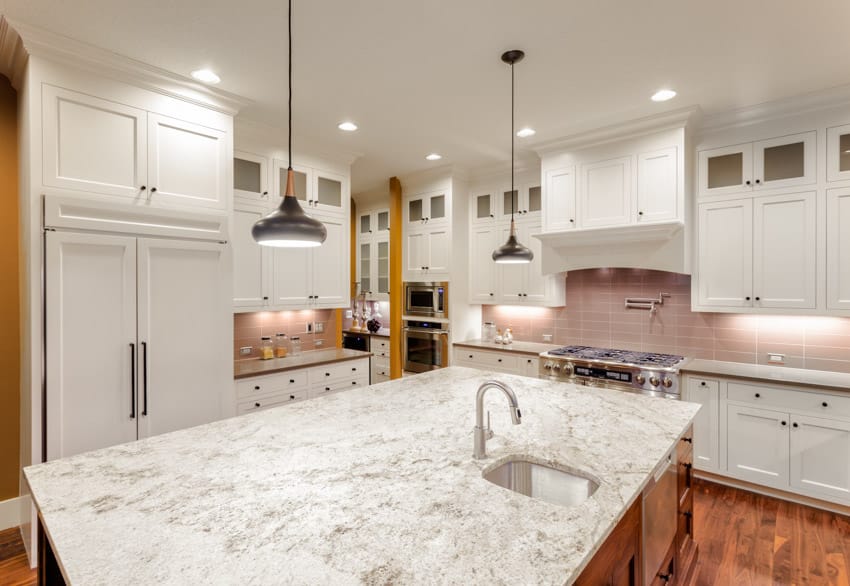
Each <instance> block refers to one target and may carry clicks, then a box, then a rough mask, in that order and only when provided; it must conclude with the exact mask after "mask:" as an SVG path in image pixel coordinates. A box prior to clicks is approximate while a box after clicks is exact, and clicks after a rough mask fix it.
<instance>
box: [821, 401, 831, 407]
mask: <svg viewBox="0 0 850 586" xmlns="http://www.w3.org/2000/svg"><path fill="white" fill-rule="evenodd" d="M821 405H823V406H824V407H829V403H827V402H826V401H824V402H823V403H821Z"/></svg>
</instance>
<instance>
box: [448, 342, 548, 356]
mask: <svg viewBox="0 0 850 586" xmlns="http://www.w3.org/2000/svg"><path fill="white" fill-rule="evenodd" d="M514 343H515V344H540V347H541V349H540V350H539V351H536V350H531V349H521V348H518V347H514V346H513V345H507V346H506V345H502V347H501V348H499V347H498V345H497V344H488V343H484V342H480V341H476V340H465V341H462V342H452V346H455V347H458V348H474V349H476V350H485V351H489V352H505V353H507V354H522V355H524V356H535V357H537V356H540V352H545V351H546V350H545V349H543V347H545V346H548V348H549V349H553V348H557V347H558V346H557V345H555V344H545V343H542V342H514Z"/></svg>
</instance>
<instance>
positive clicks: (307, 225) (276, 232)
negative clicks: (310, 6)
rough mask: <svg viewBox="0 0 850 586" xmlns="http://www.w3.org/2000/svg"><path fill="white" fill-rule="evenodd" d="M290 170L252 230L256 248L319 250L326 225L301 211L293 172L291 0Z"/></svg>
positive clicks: (290, 24)
mask: <svg viewBox="0 0 850 586" xmlns="http://www.w3.org/2000/svg"><path fill="white" fill-rule="evenodd" d="M288 24H289V128H288V130H289V167H288V169H287V172H286V190H285V191H284V193H283V198H282V199H281V202H280V205H279V206H278V207H277V209H276V210H274V211H273V212H271V213H269V214H267V215H265V216H263V217H262V218H260V219H259V220H257V222H256V223H255V224H254V226H253V228H251V236H253V237H254V240H255V241H256V242H257V244H262V245H263V246H277V247H282V248H283V247H287V248H307V247H310V246H319V245H320V244H322V242H324V241H325V239H326V238H327V237H328V230H327V228H325V225H324V224H322V223H321V222H320V221H318V220H316V219H315V218H311V217H310V216H308V215H307V214H305V213H304V210H303V209H301V204H299V203H298V198H297V197H295V172H294V171H293V170H292V0H289V23H288Z"/></svg>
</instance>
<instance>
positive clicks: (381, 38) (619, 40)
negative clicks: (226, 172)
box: [0, 0, 850, 192]
mask: <svg viewBox="0 0 850 586" xmlns="http://www.w3.org/2000/svg"><path fill="white" fill-rule="evenodd" d="M0 7H2V8H3V12H4V13H5V14H8V15H9V16H10V17H11V18H12V19H17V20H20V21H23V22H26V23H29V24H32V25H35V26H39V27H42V28H46V29H49V30H52V31H55V32H59V33H62V34H64V35H67V36H69V37H72V38H75V39H78V40H82V41H85V42H88V43H91V44H93V45H97V46H100V47H103V48H106V49H110V50H112V51H114V52H116V53H120V54H123V55H126V56H129V57H132V58H134V59H137V60H140V61H143V62H146V63H149V64H152V65H155V66H158V67H161V68H163V69H167V70H170V71H173V72H176V73H179V74H183V75H188V73H189V72H190V71H192V70H194V69H198V68H200V67H210V68H212V69H213V70H215V71H216V72H217V73H218V74H219V75H220V76H221V78H222V82H221V84H220V86H219V87H221V88H222V89H224V90H226V91H229V92H232V93H235V94H239V95H241V96H244V97H246V98H249V99H250V100H252V101H253V105H251V106H249V107H248V108H246V109H245V110H244V111H243V112H242V113H241V114H240V116H244V117H245V118H247V119H251V120H255V121H259V122H265V123H270V124H272V125H274V126H277V127H280V128H285V125H286V102H285V99H284V98H285V87H286V86H285V65H286V59H285V57H286V38H285V33H286V3H285V1H283V0H276V1H271V0H253V1H243V2H236V1H232V0H179V1H175V0H146V1H145V2H139V1H137V0H134V1H129V0H74V1H73V2H69V1H67V0H0ZM294 11H295V16H294V21H295V38H294V43H295V52H294V58H295V111H294V117H295V124H294V128H295V133H296V134H295V148H296V153H297V149H298V148H299V147H300V148H302V149H307V148H310V149H313V148H315V149H327V150H330V151H334V152H338V151H343V152H355V153H360V154H361V155H362V156H361V157H360V158H359V159H358V160H357V161H356V162H355V164H354V165H353V167H352V175H353V177H352V189H353V191H354V192H359V191H366V190H371V189H374V188H376V187H381V186H385V185H386V180H387V178H388V177H390V176H391V175H397V174H405V173H409V172H413V171H416V170H419V169H425V168H428V167H431V166H434V165H439V164H445V163H449V164H453V165H458V166H461V167H466V168H470V169H474V168H476V167H482V166H490V165H494V164H498V163H501V162H505V161H507V160H509V156H510V143H509V123H510V119H509V104H510V102H509V100H510V94H509V91H510V85H509V84H510V75H509V70H508V66H507V65H505V64H503V63H502V62H501V61H500V59H499V56H500V54H501V53H502V52H503V51H504V50H506V49H512V48H521V49H523V50H525V51H526V55H527V56H526V59H525V60H524V61H523V62H521V63H520V64H519V65H517V66H516V67H517V69H516V76H517V84H518V87H517V126H518V127H519V126H522V125H530V126H532V127H534V128H536V129H537V131H538V134H537V136H536V137H534V138H533V140H542V139H551V138H557V137H558V136H561V135H563V134H565V133H568V132H569V131H570V130H571V129H576V128H577V127H583V128H586V127H589V126H592V125H595V124H607V123H611V122H615V121H619V120H623V119H627V118H631V117H636V116H641V115H646V114H651V113H653V112H659V111H663V110H665V109H675V108H680V107H682V106H687V105H692V104H699V105H700V106H701V107H702V108H703V111H704V112H706V113H712V112H718V111H722V110H727V109H732V108H736V107H741V106H746V105H751V104H756V103H760V102H764V101H769V100H773V99H777V98H781V97H786V96H791V95H795V94H800V93H806V92H810V91H814V90H819V89H824V88H828V87H834V86H838V85H843V84H846V83H850V67H848V65H847V64H848V63H850V34H847V27H848V23H850V2H848V1H847V0H818V1H816V2H812V1H804V0H711V1H705V0H702V1H696V0H639V1H638V0H583V1H578V0H560V1H558V0H526V1H524V2H517V1H516V0H513V1H510V2H509V1H506V0H428V1H422V0H420V1H412V0H370V1H365V2H357V1H352V0H310V1H306V0H295V9H294ZM664 86H668V87H672V88H674V89H676V90H677V91H678V92H679V96H678V97H677V98H675V99H674V100H672V101H670V102H667V103H664V104H655V103H652V102H650V101H649V96H650V94H652V93H653V92H654V91H655V90H656V89H658V88H660V87H664ZM344 119H351V120H354V121H355V122H357V124H359V125H360V130H359V131H358V132H355V133H351V134H348V133H343V132H341V131H339V130H337V128H336V124H337V123H338V122H340V121H341V120H344ZM526 140H528V139H526ZM522 142H523V141H519V145H520V149H521V148H522V146H521V145H522ZM432 151H436V152H439V153H442V154H443V155H444V159H443V160H442V161H440V162H439V163H431V162H428V161H425V160H424V156H425V155H426V154H427V153H429V152H432Z"/></svg>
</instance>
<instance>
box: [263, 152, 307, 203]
mask: <svg viewBox="0 0 850 586" xmlns="http://www.w3.org/2000/svg"><path fill="white" fill-rule="evenodd" d="M287 165H288V164H287V162H286V161H281V160H280V159H275V160H274V173H273V176H274V191H273V193H274V194H275V198H273V203H274V205H278V204H280V199H278V198H281V197H283V192H284V191H285V190H286V175H287V173H288V171H289V169H288V167H287ZM292 170H293V172H294V173H293V174H294V176H295V198H296V199H297V200H298V201H299V202H301V207H303V208H304V209H305V210H306V209H307V208H308V207H312V206H310V204H309V203H308V202H311V201H313V199H314V197H313V187H314V186H313V170H312V169H310V168H308V167H301V166H298V165H293V166H292Z"/></svg>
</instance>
